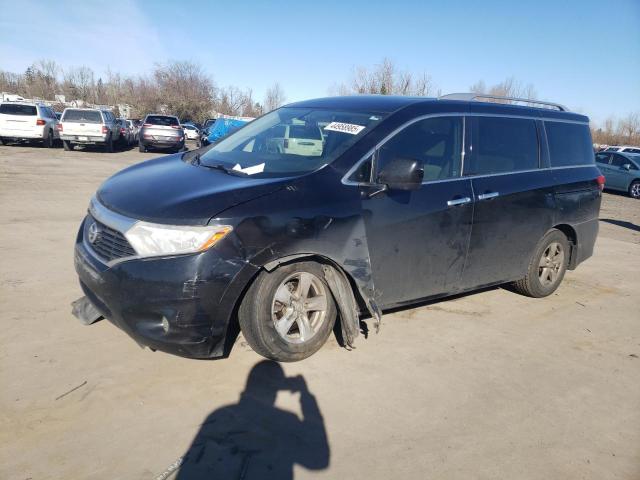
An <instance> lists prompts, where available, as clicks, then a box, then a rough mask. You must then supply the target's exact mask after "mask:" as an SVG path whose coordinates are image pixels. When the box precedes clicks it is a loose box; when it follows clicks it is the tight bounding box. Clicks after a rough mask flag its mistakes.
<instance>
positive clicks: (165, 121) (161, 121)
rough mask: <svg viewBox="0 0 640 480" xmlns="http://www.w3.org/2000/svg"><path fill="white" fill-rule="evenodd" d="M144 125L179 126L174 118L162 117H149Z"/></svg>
mask: <svg viewBox="0 0 640 480" xmlns="http://www.w3.org/2000/svg"><path fill="white" fill-rule="evenodd" d="M145 123H150V124H151V125H163V126H165V127H172V126H176V127H177V126H180V123H179V122H178V119H177V118H176V117H165V116H164V115H149V116H148V117H147V120H146V121H145Z"/></svg>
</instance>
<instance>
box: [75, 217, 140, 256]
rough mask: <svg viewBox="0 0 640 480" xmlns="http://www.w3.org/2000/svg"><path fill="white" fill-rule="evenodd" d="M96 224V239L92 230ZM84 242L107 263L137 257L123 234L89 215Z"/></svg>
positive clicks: (85, 226)
mask: <svg viewBox="0 0 640 480" xmlns="http://www.w3.org/2000/svg"><path fill="white" fill-rule="evenodd" d="M94 224H95V225H96V226H97V233H96V232H95V231H94V233H95V238H92V235H91V232H90V229H91V228H92V225H94ZM84 240H85V242H86V244H87V245H88V246H89V247H90V248H91V249H92V250H93V251H94V252H95V254H96V255H97V256H98V257H99V258H100V259H102V260H104V261H105V262H110V261H112V260H117V259H119V258H125V257H133V256H135V255H136V251H135V250H134V249H133V247H132V246H131V244H130V243H129V241H128V240H127V239H126V238H125V236H124V235H123V234H122V233H120V232H119V231H117V230H114V229H113V228H111V227H108V226H107V225H105V224H104V223H101V222H99V221H98V220H96V219H95V218H93V217H92V216H91V215H87V219H86V221H85V222H84ZM91 240H93V241H91Z"/></svg>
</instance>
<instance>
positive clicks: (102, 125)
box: [58, 108, 121, 153]
mask: <svg viewBox="0 0 640 480" xmlns="http://www.w3.org/2000/svg"><path fill="white" fill-rule="evenodd" d="M58 130H59V132H60V138H61V139H62V144H63V146H64V149H65V150H73V149H74V147H75V146H76V145H99V146H102V147H104V150H105V152H108V153H111V152H113V147H114V145H115V144H116V143H117V142H118V141H120V135H121V134H120V126H119V124H118V123H116V117H115V116H114V115H113V113H111V112H110V111H108V110H100V109H97V108H65V109H64V112H62V118H61V120H60V123H59V124H58Z"/></svg>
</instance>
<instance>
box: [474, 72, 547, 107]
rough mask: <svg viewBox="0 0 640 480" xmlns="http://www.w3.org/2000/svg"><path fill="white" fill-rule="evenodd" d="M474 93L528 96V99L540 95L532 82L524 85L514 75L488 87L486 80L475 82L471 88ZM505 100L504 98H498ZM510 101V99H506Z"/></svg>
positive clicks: (533, 98)
mask: <svg viewBox="0 0 640 480" xmlns="http://www.w3.org/2000/svg"><path fill="white" fill-rule="evenodd" d="M469 89H470V90H471V91H472V92H474V93H484V94H487V95H496V96H499V97H517V98H526V99H527V100H536V99H537V98H538V95H537V93H536V90H535V88H534V87H533V85H532V84H530V83H528V84H526V85H524V84H523V83H522V82H520V81H518V80H516V78H514V77H508V78H506V79H505V80H503V81H502V82H500V83H497V84H495V85H492V86H490V87H487V85H486V84H485V82H484V80H480V81H479V82H476V83H474V84H473V85H471V87H470V88H469ZM496 101H497V102H503V101H502V100H496ZM504 102H506V103H509V102H508V101H504Z"/></svg>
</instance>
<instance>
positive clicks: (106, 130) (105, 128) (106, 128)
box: [102, 125, 109, 133]
mask: <svg viewBox="0 0 640 480" xmlns="http://www.w3.org/2000/svg"><path fill="white" fill-rule="evenodd" d="M102 133H109V127H107V126H106V125H102Z"/></svg>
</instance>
